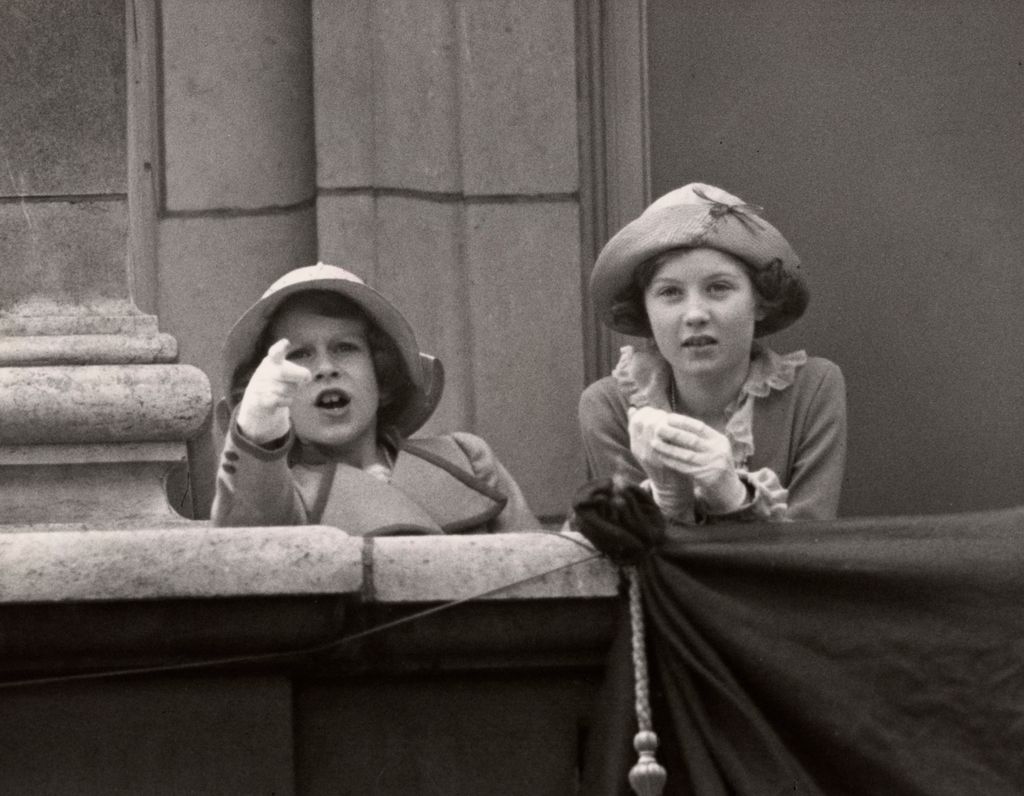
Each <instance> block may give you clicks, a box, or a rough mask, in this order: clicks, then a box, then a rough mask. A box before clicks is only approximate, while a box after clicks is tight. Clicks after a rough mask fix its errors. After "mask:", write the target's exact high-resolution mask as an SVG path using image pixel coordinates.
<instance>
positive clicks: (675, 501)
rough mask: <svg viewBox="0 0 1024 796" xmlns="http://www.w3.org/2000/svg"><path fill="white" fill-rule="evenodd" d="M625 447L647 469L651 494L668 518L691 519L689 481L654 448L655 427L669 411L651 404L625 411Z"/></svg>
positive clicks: (663, 421) (691, 498)
mask: <svg viewBox="0 0 1024 796" xmlns="http://www.w3.org/2000/svg"><path fill="white" fill-rule="evenodd" d="M628 414H629V449H630V451H631V452H632V454H633V455H634V456H635V457H636V460H637V461H638V462H640V466H641V467H643V469H644V472H645V473H647V477H648V479H650V484H651V497H652V498H654V502H655V503H656V504H657V506H658V508H659V509H661V512H662V514H664V515H665V516H666V517H668V518H669V519H673V520H682V521H688V520H692V519H693V502H694V499H693V481H692V480H691V479H690V478H688V477H685V476H681V475H680V473H678V472H676V471H674V470H673V469H672V468H671V467H669V466H668V465H666V464H665V463H664V461H663V460H662V457H661V456H660V455H659V454H658V453H657V451H656V450H655V447H654V446H655V442H656V441H657V439H658V434H659V429H661V428H662V427H663V426H665V425H666V424H667V420H668V418H669V417H670V413H669V412H666V411H665V410H664V409H656V408H655V407H653V406H644V407H641V408H639V409H637V408H636V407H630V408H629V411H628Z"/></svg>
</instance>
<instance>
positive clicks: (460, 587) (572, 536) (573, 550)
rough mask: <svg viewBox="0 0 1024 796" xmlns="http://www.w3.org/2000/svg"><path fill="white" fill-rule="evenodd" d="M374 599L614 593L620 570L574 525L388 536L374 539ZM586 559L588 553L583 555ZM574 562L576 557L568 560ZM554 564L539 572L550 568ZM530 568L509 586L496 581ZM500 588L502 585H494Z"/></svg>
mask: <svg viewBox="0 0 1024 796" xmlns="http://www.w3.org/2000/svg"><path fill="white" fill-rule="evenodd" d="M372 544H373V559H372V560H373V572H372V598H373V600H374V601H375V602H378V603H423V602H447V601H449V600H461V599H465V598H468V597H473V596H475V595H481V596H480V599H482V600H523V599H551V598H587V597H613V596H615V595H616V594H617V593H618V574H617V570H616V568H615V567H614V566H612V565H611V564H610V563H609V562H608V561H607V560H605V559H602V558H597V559H594V558H593V555H594V552H593V550H592V549H590V543H589V542H587V541H586V539H584V538H583V537H582V536H580V535H579V534H576V533H564V534H557V533H548V532H541V531H538V532H534V533H531V532H526V533H503V534H481V535H467V536H406V537H400V536H394V537H382V538H377V539H374V540H373V541H372ZM588 559H592V560H588ZM574 562H580V563H578V564H575V565H573V564H574ZM559 567H565V568H563V569H558V571H554V572H550V574H547V575H543V573H545V572H548V571H550V570H555V569H556V568H559ZM536 575H542V577H539V578H536V579H534V580H529V581H527V582H524V583H522V584H520V585H517V586H513V587H511V588H507V589H501V587H503V586H505V585H507V584H512V583H515V582H517V581H520V580H524V579H527V578H531V577H533V576H536ZM495 589H501V590H500V591H494V592H493V593H489V592H492V590H495Z"/></svg>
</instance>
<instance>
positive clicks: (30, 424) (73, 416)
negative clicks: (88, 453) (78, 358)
mask: <svg viewBox="0 0 1024 796" xmlns="http://www.w3.org/2000/svg"><path fill="white" fill-rule="evenodd" d="M15 344H17V341H15ZM210 405H211V396H210V384H209V380H208V379H207V378H206V375H205V374H204V373H203V372H202V371H201V370H199V369H198V368H195V367H192V366H190V365H131V366H119V365H82V366H53V367H17V368H0V417H3V419H4V422H3V425H2V426H0V445H39V444H75V443H93V442H107V443H120V442H163V441H175V440H179V441H184V440H186V439H189V438H190V437H192V436H194V435H195V434H196V433H197V432H198V431H199V429H200V428H201V427H202V425H203V423H204V422H205V420H206V418H207V416H208V415H209V411H210Z"/></svg>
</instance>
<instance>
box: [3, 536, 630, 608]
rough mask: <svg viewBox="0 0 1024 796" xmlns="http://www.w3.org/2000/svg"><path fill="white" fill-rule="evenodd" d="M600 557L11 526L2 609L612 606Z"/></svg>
mask: <svg viewBox="0 0 1024 796" xmlns="http://www.w3.org/2000/svg"><path fill="white" fill-rule="evenodd" d="M593 555H594V554H593V552H592V551H591V550H590V549H589V543H588V542H587V541H586V540H585V539H584V538H583V537H582V536H580V535H579V534H575V533H550V532H544V531H536V532H522V533H505V534H481V535H467V536H407V537H376V538H361V537H358V536H350V535H348V534H346V533H344V532H342V531H340V530H338V529H337V528H331V527H328V526H321V525H302V526H292V527H267V528H212V527H210V526H208V525H207V524H205V523H198V522H195V523H192V522H185V523H183V524H182V525H181V526H179V527H167V528H150V529H125V528H119V529H111V530H96V529H92V530H71V529H61V528H60V526H32V525H28V526H23V527H18V526H11V527H10V528H8V529H6V530H5V532H4V533H3V534H0V604H3V603H40V602H45V603H52V602H90V601H124V600H153V599H174V598H190V597H246V596H269V595H275V596H284V595H316V594H332V595H337V594H348V593H362V598H363V601H364V602H368V603H379V604H388V605H401V604H414V603H420V604H422V603H435V602H449V601H453V600H464V599H468V598H477V599H478V600H480V601H509V600H539V599H548V600H550V599H588V598H607V597H614V596H616V595H617V594H618V583H619V580H618V573H617V570H616V568H615V567H614V566H613V565H612V564H610V563H609V562H608V561H607V560H606V559H603V558H594V557H593ZM577 562H578V563H577ZM545 573H547V574H545ZM535 576H539V577H535ZM519 581H525V582H523V583H520V584H519V585H511V584H516V583H517V582H519ZM506 586H508V587H509V588H503V587H506Z"/></svg>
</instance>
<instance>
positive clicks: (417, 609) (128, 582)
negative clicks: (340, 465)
mask: <svg viewBox="0 0 1024 796" xmlns="http://www.w3.org/2000/svg"><path fill="white" fill-rule="evenodd" d="M581 541H582V539H581V537H579V536H577V535H575V534H565V535H556V534H552V533H545V532H541V531H537V532H524V533H514V534H494V535H480V536H461V537H459V536H451V537H445V536H430V537H380V538H360V537H356V536H350V535H348V534H345V533H343V532H341V531H339V530H338V529H336V528H331V527H326V526H299V527H270V528H211V527H209V526H208V525H206V524H205V523H189V524H187V525H184V526H180V527H168V528H154V527H151V528H148V529H146V528H144V529H134V530H129V529H119V530H69V529H66V528H61V527H60V526H26V527H23V528H18V527H16V526H11V527H10V529H9V531H8V532H6V533H3V534H0V625H2V626H3V627H4V628H5V630H4V633H3V634H0V672H4V673H5V676H6V677H7V678H18V677H24V678H29V679H31V678H33V677H37V676H46V675H47V674H48V673H73V672H89V671H95V670H104V669H108V670H109V669H118V668H122V667H127V668H134V667H139V666H161V665H167V664H169V665H170V666H172V667H174V666H177V665H179V664H182V663H188V665H190V666H191V665H196V664H200V665H209V664H211V663H216V662H217V659H221V660H222V661H224V660H226V661H227V662H230V661H231V660H234V659H235V657H236V656H239V655H242V656H245V655H250V654H256V655H257V657H259V656H263V655H264V654H265V653H267V652H273V653H274V655H272V656H271V658H270V659H268V660H266V663H265V665H266V666H268V667H270V668H272V669H275V670H277V669H282V670H296V671H299V670H302V671H305V672H306V673H307V674H309V675H313V676H327V677H337V676H342V675H351V674H358V673H363V674H365V673H370V672H376V673H378V674H381V673H386V672H391V673H394V672H423V671H440V670H450V671H469V670H485V669H508V668H509V667H512V668H519V667H530V668H536V667H560V668H565V667H569V668H572V667H580V666H592V665H597V664H599V663H600V661H601V660H603V656H604V655H605V651H606V650H607V647H608V644H609V643H610V641H611V638H612V636H613V629H614V622H615V617H616V616H617V613H618V609H617V606H618V604H619V597H618V575H617V571H616V569H615V567H614V566H612V565H611V564H610V563H608V562H607V561H606V560H604V559H593V558H591V556H592V553H591V552H590V551H589V550H587V549H584V548H583V547H582V546H581V545H580V544H578V543H577V542H581ZM575 562H579V563H578V564H575ZM574 564H575V565H574ZM555 569H557V570H558V571H555V572H549V571H550V570H555ZM546 572H549V574H546V575H545V574H543V573H546ZM533 575H541V577H539V578H537V579H536V580H530V581H529V582H528V583H523V584H521V585H519V586H516V587H514V588H509V589H504V588H503V587H505V586H507V585H509V584H512V583H515V582H516V581H519V580H523V579H524V578H530V577H531V576H533ZM438 609H443V610H438ZM375 629H378V630H375ZM342 639H351V640H350V641H347V642H341V640H342ZM339 642H340V643H339ZM314 652H315V654H311V653H314ZM282 654H283V655H282ZM204 662H205V663H204ZM217 665H223V664H217Z"/></svg>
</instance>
